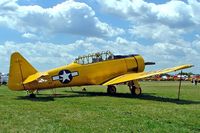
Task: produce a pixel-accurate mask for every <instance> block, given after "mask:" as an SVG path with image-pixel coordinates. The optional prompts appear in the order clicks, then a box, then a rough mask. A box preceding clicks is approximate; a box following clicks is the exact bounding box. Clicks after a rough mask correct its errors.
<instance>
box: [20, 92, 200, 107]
mask: <svg viewBox="0 0 200 133" xmlns="http://www.w3.org/2000/svg"><path fill="white" fill-rule="evenodd" d="M65 92H67V93H68V92H69V93H72V94H54V95H50V94H37V97H36V98H30V97H29V96H19V97H18V98H17V99H18V100H31V101H41V102H48V101H54V98H72V97H96V96H97V97H98V96H110V97H119V98H133V99H142V100H150V101H159V102H170V103H176V104H200V101H191V100H181V99H180V100H178V99H176V98H166V97H160V96H155V93H143V94H142V95H141V96H133V95H131V94H130V93H117V94H115V95H109V94H107V93H105V92H83V91H65Z"/></svg>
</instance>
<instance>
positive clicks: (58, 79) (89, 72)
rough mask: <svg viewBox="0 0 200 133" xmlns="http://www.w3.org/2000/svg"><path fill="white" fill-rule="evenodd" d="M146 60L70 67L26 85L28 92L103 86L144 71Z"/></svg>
mask: <svg viewBox="0 0 200 133" xmlns="http://www.w3.org/2000/svg"><path fill="white" fill-rule="evenodd" d="M144 68H145V65H144V59H143V58H142V56H140V55H130V56H115V58H113V59H111V60H104V61H99V62H94V63H87V64H79V63H76V62H73V63H71V64H69V65H66V66H62V67H58V68H55V69H52V70H48V71H46V73H48V75H47V76H43V77H40V78H39V79H38V80H37V81H33V82H31V83H28V84H25V85H24V87H25V89H27V90H29V89H30V90H36V89H49V88H57V87H68V86H83V85H101V84H103V83H105V82H107V81H109V80H111V79H113V78H115V77H117V76H119V75H123V74H126V73H130V72H136V73H137V72H142V71H144Z"/></svg>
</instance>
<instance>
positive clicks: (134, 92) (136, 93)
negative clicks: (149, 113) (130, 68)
mask: <svg viewBox="0 0 200 133" xmlns="http://www.w3.org/2000/svg"><path fill="white" fill-rule="evenodd" d="M130 90H131V94H132V95H134V96H140V95H141V94H142V89H141V88H140V87H135V86H132V87H131V89H130Z"/></svg>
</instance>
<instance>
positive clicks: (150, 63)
mask: <svg viewBox="0 0 200 133" xmlns="http://www.w3.org/2000/svg"><path fill="white" fill-rule="evenodd" d="M144 64H145V65H155V64H156V63H155V62H145V63H144Z"/></svg>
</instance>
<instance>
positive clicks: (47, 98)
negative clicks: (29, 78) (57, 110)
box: [16, 96, 54, 102]
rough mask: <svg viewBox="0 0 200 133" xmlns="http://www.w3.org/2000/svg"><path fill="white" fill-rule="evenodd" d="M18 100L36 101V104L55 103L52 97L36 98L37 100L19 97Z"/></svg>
mask: <svg viewBox="0 0 200 133" xmlns="http://www.w3.org/2000/svg"><path fill="white" fill-rule="evenodd" d="M16 99H17V100H30V101H35V102H49V101H54V97H52V96H45V97H36V98H30V97H29V96H18V97H17V98H16Z"/></svg>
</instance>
